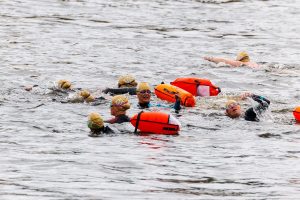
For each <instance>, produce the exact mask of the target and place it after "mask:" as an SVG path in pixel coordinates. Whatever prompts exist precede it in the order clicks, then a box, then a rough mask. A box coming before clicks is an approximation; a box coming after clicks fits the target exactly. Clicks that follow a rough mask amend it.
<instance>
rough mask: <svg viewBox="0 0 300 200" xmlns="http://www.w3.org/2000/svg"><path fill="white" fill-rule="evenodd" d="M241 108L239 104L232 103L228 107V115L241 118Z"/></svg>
mask: <svg viewBox="0 0 300 200" xmlns="http://www.w3.org/2000/svg"><path fill="white" fill-rule="evenodd" d="M241 113H242V111H241V106H240V104H238V103H231V104H229V105H228V106H227V109H226V114H227V115H228V116H229V117H231V118H238V117H240V116H241Z"/></svg>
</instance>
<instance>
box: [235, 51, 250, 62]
mask: <svg viewBox="0 0 300 200" xmlns="http://www.w3.org/2000/svg"><path fill="white" fill-rule="evenodd" d="M236 60H237V61H241V62H250V57H249V55H248V53H246V52H245V51H242V52H240V53H238V55H237V57H236Z"/></svg>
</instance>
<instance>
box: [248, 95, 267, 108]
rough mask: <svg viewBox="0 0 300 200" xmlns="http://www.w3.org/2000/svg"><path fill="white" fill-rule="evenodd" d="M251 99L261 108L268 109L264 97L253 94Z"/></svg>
mask: <svg viewBox="0 0 300 200" xmlns="http://www.w3.org/2000/svg"><path fill="white" fill-rule="evenodd" d="M251 98H252V99H253V100H254V101H256V102H258V103H259V104H260V105H262V106H263V107H268V106H269V105H270V103H271V102H270V101H269V100H268V99H266V98H265V97H263V96H258V95H255V94H252V95H251Z"/></svg>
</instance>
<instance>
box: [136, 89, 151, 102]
mask: <svg viewBox="0 0 300 200" xmlns="http://www.w3.org/2000/svg"><path fill="white" fill-rule="evenodd" d="M137 97H138V100H139V103H149V102H150V98H151V91H150V90H141V91H139V92H137Z"/></svg>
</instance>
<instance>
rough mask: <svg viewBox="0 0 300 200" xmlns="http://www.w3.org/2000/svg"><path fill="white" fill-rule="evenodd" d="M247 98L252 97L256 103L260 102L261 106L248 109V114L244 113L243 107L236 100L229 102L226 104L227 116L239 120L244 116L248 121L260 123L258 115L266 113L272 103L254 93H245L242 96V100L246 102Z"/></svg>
mask: <svg viewBox="0 0 300 200" xmlns="http://www.w3.org/2000/svg"><path fill="white" fill-rule="evenodd" d="M247 97H251V98H252V99H253V100H254V101H256V102H258V103H259V104H258V105H257V106H255V107H251V108H248V109H247V110H246V112H244V113H243V111H242V109H241V106H240V104H239V103H237V102H236V101H235V100H229V101H228V102H227V103H226V115H227V116H228V117H230V118H233V119H234V118H239V117H240V116H243V117H244V118H245V120H247V121H257V122H258V121H259V118H258V116H257V115H260V114H262V113H263V112H265V111H266V110H267V109H268V107H269V105H270V101H269V100H268V99H266V98H264V97H262V96H258V95H255V94H252V93H244V94H243V95H242V96H241V99H242V100H245V99H246V98H247Z"/></svg>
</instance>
